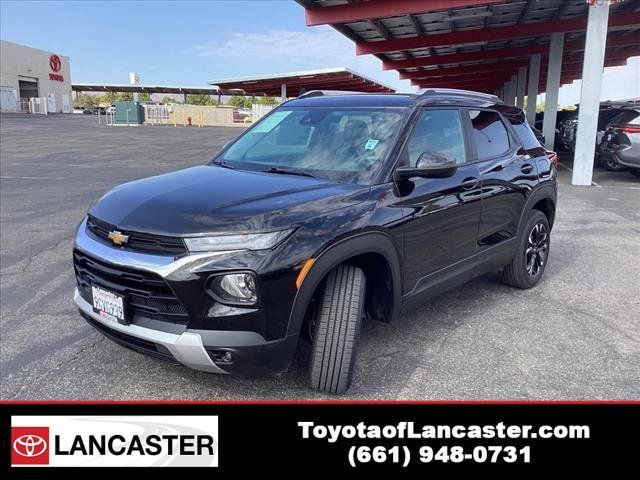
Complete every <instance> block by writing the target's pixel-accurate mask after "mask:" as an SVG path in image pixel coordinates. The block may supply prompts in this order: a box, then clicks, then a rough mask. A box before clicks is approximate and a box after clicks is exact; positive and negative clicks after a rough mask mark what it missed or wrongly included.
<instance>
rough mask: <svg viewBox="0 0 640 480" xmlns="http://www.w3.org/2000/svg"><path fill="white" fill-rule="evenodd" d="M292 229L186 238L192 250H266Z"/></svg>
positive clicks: (282, 238) (186, 242)
mask: <svg viewBox="0 0 640 480" xmlns="http://www.w3.org/2000/svg"><path fill="white" fill-rule="evenodd" d="M291 232H292V230H278V231H277V232H269V233H247V234H240V235H216V236H213V237H192V238H185V239H184V243H185V244H186V245H187V248H188V249H189V251H190V252H215V251H219V250H265V249H267V248H273V247H275V246H276V245H278V244H279V243H280V242H282V241H283V240H284V239H285V238H287V237H288V236H289V235H290V234H291Z"/></svg>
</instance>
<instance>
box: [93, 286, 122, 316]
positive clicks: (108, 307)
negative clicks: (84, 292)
mask: <svg viewBox="0 0 640 480" xmlns="http://www.w3.org/2000/svg"><path fill="white" fill-rule="evenodd" d="M91 292H92V294H93V310H94V311H95V312H96V313H98V314H99V315H101V316H103V317H106V318H108V319H110V320H116V321H120V322H124V321H125V318H124V297H123V296H122V295H118V294H117V293H113V292H110V291H109V290H104V289H102V288H100V287H96V286H94V285H92V286H91Z"/></svg>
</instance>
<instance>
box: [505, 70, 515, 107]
mask: <svg viewBox="0 0 640 480" xmlns="http://www.w3.org/2000/svg"><path fill="white" fill-rule="evenodd" d="M517 86H518V76H517V75H513V76H512V77H511V79H510V80H509V96H508V98H507V103H508V104H509V105H515V104H516V93H517V92H516V89H517Z"/></svg>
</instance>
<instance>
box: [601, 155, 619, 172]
mask: <svg viewBox="0 0 640 480" xmlns="http://www.w3.org/2000/svg"><path fill="white" fill-rule="evenodd" d="M600 163H601V165H602V166H603V167H604V168H605V169H606V170H609V171H610V172H619V171H620V170H624V169H625V167H623V166H622V165H620V164H619V163H618V162H616V161H615V160H613V159H612V158H603V159H602V160H601V161H600Z"/></svg>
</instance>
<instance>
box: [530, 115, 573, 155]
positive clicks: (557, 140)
mask: <svg viewBox="0 0 640 480" xmlns="http://www.w3.org/2000/svg"><path fill="white" fill-rule="evenodd" d="M574 111H575V110H559V111H558V112H557V114H556V125H555V130H554V132H555V133H554V145H556V148H560V149H562V150H566V149H565V148H564V146H563V142H562V138H561V134H560V125H561V124H562V122H564V121H565V119H566V118H567V117H570V116H572V115H573V112H574ZM543 122H544V112H538V113H536V121H535V123H534V125H532V127H534V128H536V129H537V130H538V131H540V132H542V125H543ZM541 135H542V134H541Z"/></svg>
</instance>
